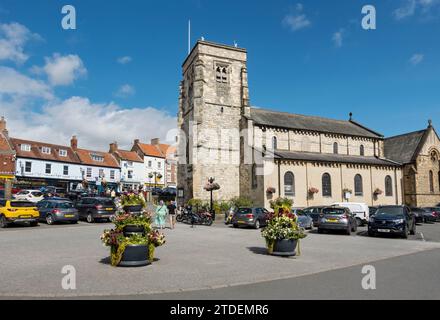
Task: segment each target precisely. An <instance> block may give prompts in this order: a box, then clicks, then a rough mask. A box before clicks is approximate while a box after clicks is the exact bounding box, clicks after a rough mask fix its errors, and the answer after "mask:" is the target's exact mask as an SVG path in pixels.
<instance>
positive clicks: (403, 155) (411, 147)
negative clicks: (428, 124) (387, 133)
mask: <svg viewBox="0 0 440 320" xmlns="http://www.w3.org/2000/svg"><path fill="white" fill-rule="evenodd" d="M426 132H427V129H425V130H420V131H415V132H410V133H406V134H402V135H399V136H395V137H390V138H387V139H385V141H384V147H385V157H387V158H388V159H391V160H394V161H398V162H400V163H403V164H407V163H411V162H412V161H413V158H414V156H415V154H416V152H417V150H418V147H419V145H420V143H421V142H422V140H423V137H424V136H425V134H426Z"/></svg>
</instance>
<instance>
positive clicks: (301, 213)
mask: <svg viewBox="0 0 440 320" xmlns="http://www.w3.org/2000/svg"><path fill="white" fill-rule="evenodd" d="M296 215H298V216H305V215H306V213H305V212H304V211H303V210H296Z"/></svg>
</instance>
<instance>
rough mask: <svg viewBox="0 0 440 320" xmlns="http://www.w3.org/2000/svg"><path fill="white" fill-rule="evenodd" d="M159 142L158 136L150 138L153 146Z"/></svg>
mask: <svg viewBox="0 0 440 320" xmlns="http://www.w3.org/2000/svg"><path fill="white" fill-rule="evenodd" d="M159 143H160V140H159V138H154V139H151V144H152V145H153V146H157V145H159Z"/></svg>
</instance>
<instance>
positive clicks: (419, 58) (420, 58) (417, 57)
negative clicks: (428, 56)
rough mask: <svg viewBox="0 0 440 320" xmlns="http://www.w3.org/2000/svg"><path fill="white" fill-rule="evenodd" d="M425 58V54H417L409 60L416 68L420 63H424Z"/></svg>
mask: <svg viewBox="0 0 440 320" xmlns="http://www.w3.org/2000/svg"><path fill="white" fill-rule="evenodd" d="M424 58H425V56H424V55H423V54H421V53H416V54H413V56H412V57H411V58H410V59H409V62H410V63H411V64H412V65H414V66H416V65H418V64H419V63H421V62H422V61H423V59H424Z"/></svg>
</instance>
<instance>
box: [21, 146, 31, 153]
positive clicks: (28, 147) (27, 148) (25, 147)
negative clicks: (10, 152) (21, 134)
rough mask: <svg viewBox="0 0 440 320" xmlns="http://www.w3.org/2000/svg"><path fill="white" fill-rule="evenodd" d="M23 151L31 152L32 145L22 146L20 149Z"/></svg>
mask: <svg viewBox="0 0 440 320" xmlns="http://www.w3.org/2000/svg"><path fill="white" fill-rule="evenodd" d="M20 149H21V151H27V152H29V151H31V145H30V144H22V145H21V147H20Z"/></svg>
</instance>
